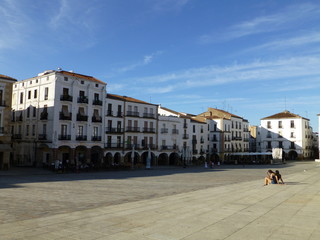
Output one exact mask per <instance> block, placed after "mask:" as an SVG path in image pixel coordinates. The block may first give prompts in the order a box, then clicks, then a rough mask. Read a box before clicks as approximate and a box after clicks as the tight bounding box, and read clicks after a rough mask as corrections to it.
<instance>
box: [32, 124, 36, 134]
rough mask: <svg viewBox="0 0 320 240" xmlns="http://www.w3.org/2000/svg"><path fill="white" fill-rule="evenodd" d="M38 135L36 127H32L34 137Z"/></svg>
mask: <svg viewBox="0 0 320 240" xmlns="http://www.w3.org/2000/svg"><path fill="white" fill-rule="evenodd" d="M35 135H36V125H32V136H35Z"/></svg>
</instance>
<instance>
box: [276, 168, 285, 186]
mask: <svg viewBox="0 0 320 240" xmlns="http://www.w3.org/2000/svg"><path fill="white" fill-rule="evenodd" d="M275 174H276V176H277V178H278V183H279V184H284V181H283V179H282V177H281V174H280V172H279V171H278V170H276V172H275ZM280 181H281V182H280Z"/></svg>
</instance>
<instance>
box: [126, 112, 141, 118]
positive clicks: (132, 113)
mask: <svg viewBox="0 0 320 240" xmlns="http://www.w3.org/2000/svg"><path fill="white" fill-rule="evenodd" d="M127 116H128V117H139V116H140V115H139V112H133V111H127Z"/></svg>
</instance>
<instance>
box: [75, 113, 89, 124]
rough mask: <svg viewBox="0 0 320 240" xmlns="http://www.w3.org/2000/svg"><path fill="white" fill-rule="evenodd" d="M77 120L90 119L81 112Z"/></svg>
mask: <svg viewBox="0 0 320 240" xmlns="http://www.w3.org/2000/svg"><path fill="white" fill-rule="evenodd" d="M77 121H84V122H87V121H88V116H86V115H81V114H79V113H78V114H77Z"/></svg>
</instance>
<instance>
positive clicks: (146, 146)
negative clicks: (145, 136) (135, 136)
mask: <svg viewBox="0 0 320 240" xmlns="http://www.w3.org/2000/svg"><path fill="white" fill-rule="evenodd" d="M149 148H150V149H152V150H154V149H157V146H156V145H155V144H144V145H141V149H143V150H148V149H149Z"/></svg>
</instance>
